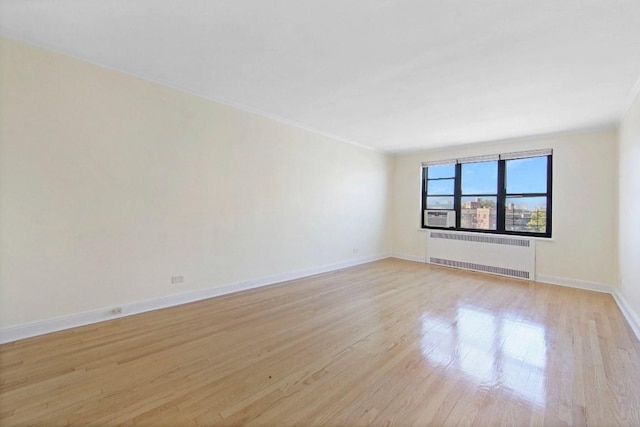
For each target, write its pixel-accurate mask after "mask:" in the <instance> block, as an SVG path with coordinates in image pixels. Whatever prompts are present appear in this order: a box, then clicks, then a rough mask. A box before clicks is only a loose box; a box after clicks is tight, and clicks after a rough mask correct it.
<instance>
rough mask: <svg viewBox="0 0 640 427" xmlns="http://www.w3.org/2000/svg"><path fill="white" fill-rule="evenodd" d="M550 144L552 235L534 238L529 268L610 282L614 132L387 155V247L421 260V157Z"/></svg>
mask: <svg viewBox="0 0 640 427" xmlns="http://www.w3.org/2000/svg"><path fill="white" fill-rule="evenodd" d="M542 148H552V149H553V154H554V155H553V238H552V240H544V239H540V240H539V241H538V242H537V244H536V274H537V276H538V277H539V278H543V279H547V280H550V279H551V280H552V279H560V280H559V281H565V282H566V281H567V280H568V281H572V280H573V281H576V280H577V281H584V282H589V283H595V284H605V285H615V284H616V283H617V266H616V264H617V257H616V252H617V240H616V231H617V230H616V227H617V198H616V197H617V196H616V186H617V183H616V181H617V172H616V166H617V153H616V133H615V132H614V131H603V132H593V133H584V134H574V135H565V136H556V137H550V138H540V139H530V140H521V141H514V142H503V143H486V144H477V145H468V146H465V147H458V148H455V149H446V150H432V151H428V152H423V153H414V154H406V155H398V156H396V157H395V158H394V178H393V190H392V194H393V212H392V219H393V221H392V232H391V235H392V236H393V239H392V241H391V247H392V251H393V252H395V253H397V254H398V255H401V256H405V257H409V258H416V259H424V258H425V255H426V234H425V232H424V231H419V227H420V174H421V165H422V162H423V161H428V160H445V159H453V158H457V157H465V156H475V155H482V154H497V153H508V152H513V151H524V150H531V149H542Z"/></svg>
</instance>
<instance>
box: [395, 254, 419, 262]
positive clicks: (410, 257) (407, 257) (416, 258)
mask: <svg viewBox="0 0 640 427" xmlns="http://www.w3.org/2000/svg"><path fill="white" fill-rule="evenodd" d="M389 258H397V259H403V260H405V261H414V262H421V263H425V262H426V260H425V259H424V257H419V256H414V255H403V254H397V253H392V254H389Z"/></svg>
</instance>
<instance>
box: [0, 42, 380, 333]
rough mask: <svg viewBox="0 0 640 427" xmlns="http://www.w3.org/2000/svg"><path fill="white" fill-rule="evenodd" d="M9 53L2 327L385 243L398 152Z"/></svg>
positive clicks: (1, 68)
mask: <svg viewBox="0 0 640 427" xmlns="http://www.w3.org/2000/svg"><path fill="white" fill-rule="evenodd" d="M0 52H1V54H0V84H1V85H2V87H1V95H0V144H1V145H0V262H1V264H0V328H1V327H9V326H12V325H20V324H25V323H27V322H32V321H38V320H44V319H51V318H55V317H58V316H63V315H69V314H73V313H79V312H83V311H89V310H94V309H98V308H103V307H108V306H114V305H119V304H124V303H130V302H134V301H142V300H147V299H152V298H158V297H163V296H167V295H171V294H176V293H181V292H185V291H189V290H195V289H202V288H211V287H219V286H222V285H225V284H228V283H234V282H238V281H243V280H250V279H254V278H260V277H265V276H269V275H274V274H280V273H285V272H290V271H297V270H301V269H307V268H312V267H317V266H322V265H326V264H331V263H336V262H342V261H345V260H353V259H356V258H360V257H367V256H372V255H377V254H382V253H384V252H386V250H387V247H386V242H385V232H386V230H387V226H386V221H387V211H388V205H389V200H388V197H389V196H388V194H389V182H390V181H389V180H390V172H389V171H390V159H389V158H388V157H387V156H385V155H384V154H382V153H377V152H374V151H370V150H366V149H362V148H358V147H356V146H352V145H348V144H345V143H342V142H338V141H336V140H332V139H330V138H327V137H324V136H321V135H318V134H315V133H312V132H309V131H305V130H302V129H299V128H295V127H291V126H288V125H285V124H282V123H279V122H276V121H273V120H270V119H267V118H264V117H260V116H257V115H253V114H250V113H247V112H243V111H240V110H237V109H234V108H230V107H228V106H225V105H221V104H217V103H214V102H210V101H207V100H204V99H202V98H199V97H196V96H192V95H189V94H185V93H181V92H179V91H176V90H173V89H170V88H166V87H162V86H160V85H156V84H153V83H150V82H146V81H143V80H140V79H136V78H133V77H130V76H126V75H123V74H120V73H117V72H114V71H111V70H108V69H104V68H101V67H97V66H94V65H91V64H88V63H84V62H81V61H79V60H76V59H72V58H70V57H66V56H63V55H59V54H55V53H51V52H47V51H44V50H41V49H38V48H35V47H32V46H28V45H24V44H21V43H17V42H14V41H10V40H7V39H0ZM354 249H357V253H354ZM172 275H183V276H184V278H185V283H184V284H180V285H172V284H171V283H170V277H171V276H172Z"/></svg>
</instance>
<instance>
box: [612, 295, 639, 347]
mask: <svg viewBox="0 0 640 427" xmlns="http://www.w3.org/2000/svg"><path fill="white" fill-rule="evenodd" d="M613 299H614V300H615V301H616V304H618V307H620V311H621V312H622V315H623V316H624V318H625V319H627V323H628V324H629V326H631V330H633V333H635V334H636V338H638V341H640V316H638V314H637V313H636V312H635V311H634V310H633V309H632V308H631V306H630V305H629V303H628V302H627V299H626V298H625V297H624V296H623V295H622V294H621V293H620V292H614V293H613Z"/></svg>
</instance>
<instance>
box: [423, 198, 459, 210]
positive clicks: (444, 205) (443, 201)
mask: <svg viewBox="0 0 640 427" xmlns="http://www.w3.org/2000/svg"><path fill="white" fill-rule="evenodd" d="M427 209H453V196H451V197H427Z"/></svg>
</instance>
